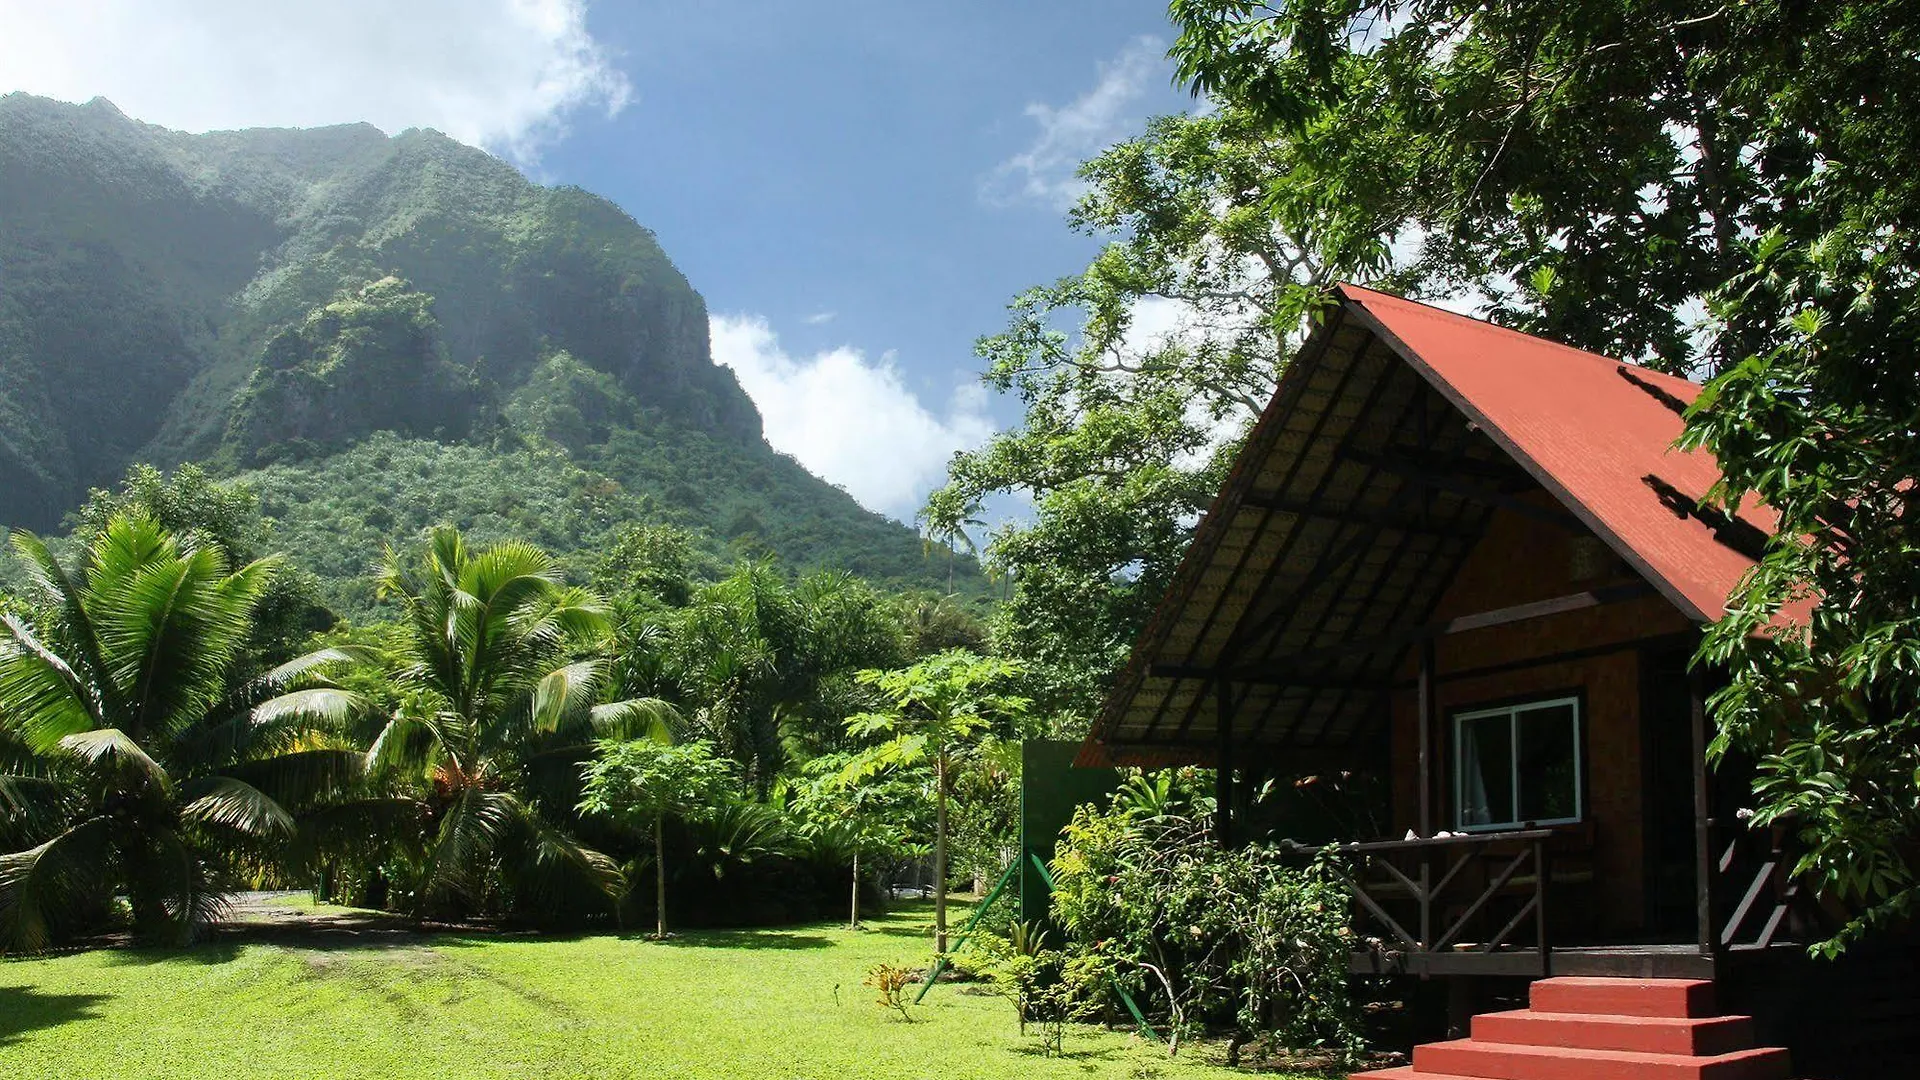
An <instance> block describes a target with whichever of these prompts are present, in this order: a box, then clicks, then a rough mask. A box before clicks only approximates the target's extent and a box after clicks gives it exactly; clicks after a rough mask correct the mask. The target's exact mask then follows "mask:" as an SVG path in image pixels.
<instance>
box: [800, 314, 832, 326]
mask: <svg viewBox="0 0 1920 1080" xmlns="http://www.w3.org/2000/svg"><path fill="white" fill-rule="evenodd" d="M838 314H839V312H837V311H816V312H814V313H813V314H811V315H809V316H807V317H806V318H804V319H802V320H800V321H801V322H803V323H806V324H807V325H808V326H825V325H826V324H827V323H830V322H832V321H833V317H834V316H835V315H838Z"/></svg>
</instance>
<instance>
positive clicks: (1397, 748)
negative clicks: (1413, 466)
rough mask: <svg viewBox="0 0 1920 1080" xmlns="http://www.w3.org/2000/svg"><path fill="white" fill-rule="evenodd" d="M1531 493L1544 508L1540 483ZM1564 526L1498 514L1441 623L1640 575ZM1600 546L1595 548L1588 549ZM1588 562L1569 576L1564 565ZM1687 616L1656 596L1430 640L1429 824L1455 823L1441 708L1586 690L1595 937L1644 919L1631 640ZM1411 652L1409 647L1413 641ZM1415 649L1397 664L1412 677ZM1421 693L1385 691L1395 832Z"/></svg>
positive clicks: (1636, 682)
mask: <svg viewBox="0 0 1920 1080" xmlns="http://www.w3.org/2000/svg"><path fill="white" fill-rule="evenodd" d="M1531 501H1535V502H1536V503H1537V504H1538V505H1541V506H1543V507H1551V506H1554V505H1555V504H1554V503H1553V502H1552V500H1551V498H1550V497H1549V496H1547V494H1546V493H1545V492H1544V491H1541V492H1537V493H1536V494H1535V496H1534V497H1533V499H1532V500H1531ZM1577 543H1578V541H1577V540H1576V536H1575V534H1574V533H1572V532H1569V531H1568V530H1566V529H1564V528H1562V527H1561V526H1558V525H1555V524H1553V523H1550V522H1545V521H1541V520H1538V519H1536V518H1530V517H1525V516H1522V515H1520V514H1517V513H1514V512H1512V511H1508V510H1501V511H1499V512H1498V513H1496V514H1495V515H1494V518H1493V520H1492V522H1491V523H1490V524H1489V526H1488V529H1487V533H1486V535H1485V537H1484V538H1483V539H1482V540H1481V542H1480V543H1479V545H1478V546H1477V547H1476V548H1475V549H1474V551H1473V553H1472V554H1471V555H1470V556H1469V557H1468V559H1467V562H1466V564H1465V565H1464V566H1463V567H1462V568H1461V570H1460V573H1459V574H1458V575H1457V576H1456V577H1455V579H1454V582H1453V584H1452V586H1451V587H1450V588H1449V590H1448V591H1447V593H1446V594H1445V596H1444V597H1443V599H1442V600H1441V602H1440V605H1439V607H1438V609H1437V610H1436V611H1435V612H1434V618H1435V619H1436V620H1438V619H1447V618H1453V617H1456V616H1460V615H1470V614H1474V613H1476V612H1482V611H1490V610H1494V609H1497V608H1505V607H1511V606H1513V605H1516V604H1524V603H1527V602H1530V601H1535V600H1546V599H1551V598H1553V597H1558V596H1565V595H1568V594H1571V593H1578V592H1581V591H1584V590H1588V589H1594V588H1598V587H1602V586H1607V585H1619V584H1627V583H1632V582H1634V581H1637V580H1638V578H1637V576H1636V575H1635V574H1634V573H1633V571H1632V570H1631V569H1630V568H1628V567H1627V566H1626V565H1625V564H1624V563H1623V562H1620V561H1619V560H1618V559H1616V558H1613V557H1612V555H1611V553H1610V552H1607V551H1605V550H1604V549H1603V548H1598V547H1596V546H1595V545H1597V544H1598V543H1599V542H1598V541H1597V540H1594V539H1592V538H1588V540H1587V544H1588V547H1587V549H1586V551H1585V552H1584V555H1585V556H1587V557H1585V558H1581V557H1579V555H1578V554H1577V553H1576V545H1577ZM1596 554H1597V555H1599V556H1600V557H1599V558H1597V559H1596V558H1593V557H1591V556H1594V555H1596ZM1576 566H1581V567H1583V568H1585V569H1589V570H1591V569H1598V571H1599V572H1598V573H1597V574H1592V575H1590V576H1586V577H1576V575H1575V568H1576ZM1692 629H1693V624H1692V622H1691V621H1690V620H1688V619H1687V618H1686V617H1685V616H1684V615H1682V614H1681V613H1680V612H1679V611H1678V610H1677V609H1676V608H1674V607H1673V606H1672V605H1671V604H1669V603H1668V602H1667V601H1666V600H1664V599H1663V598H1661V597H1659V596H1657V595H1649V596H1646V597H1643V598H1640V599H1635V600H1628V601H1624V602H1620V603H1615V604H1610V605H1606V606H1601V607H1594V608H1586V609H1582V610H1579V611H1572V612H1566V613H1563V614H1559V615H1553V616H1548V617H1545V618H1540V619H1534V620H1530V621H1527V622H1522V623H1513V624H1509V625H1506V626H1500V627H1491V628H1487V629H1482V630H1472V631H1466V632H1463V633H1459V634H1453V635H1449V636H1447V637H1443V638H1441V639H1439V640H1438V641H1437V642H1436V643H1435V647H1434V661H1435V662H1434V668H1435V674H1436V681H1435V716H1436V730H1435V731H1434V732H1433V733H1432V750H1433V766H1434V775H1433V778H1432V791H1433V800H1434V807H1433V821H1434V826H1435V828H1437V829H1452V828H1454V827H1455V825H1456V823H1455V822H1454V821H1453V820H1452V813H1453V798H1452V791H1453V788H1452V776H1453V773H1452V762H1451V760H1450V757H1451V754H1452V742H1453V740H1452V724H1451V722H1450V720H1449V719H1448V714H1449V713H1450V712H1453V711H1457V710H1461V709H1466V708H1471V707H1473V706H1476V705H1481V704H1486V703H1491V702H1501V701H1509V700H1512V699H1515V698H1526V697H1548V696H1553V695H1555V694H1559V693H1563V692H1569V693H1577V694H1580V695H1582V696H1584V698H1585V711H1584V714H1583V724H1582V729H1583V731H1584V734H1585V745H1584V747H1583V749H1582V755H1583V758H1584V761H1585V764H1586V789H1585V807H1586V815H1587V818H1588V820H1589V821H1590V822H1591V823H1592V837H1593V855H1592V862H1593V871H1594V876H1595V888H1596V889H1597V900H1598V903H1597V904H1596V905H1595V914H1596V917H1597V919H1598V923H1599V924H1598V927H1597V928H1598V930H1599V931H1600V932H1601V933H1602V934H1617V933H1621V932H1630V931H1632V930H1635V929H1638V928H1639V927H1640V926H1641V925H1643V924H1644V920H1645V914H1644V909H1645V906H1646V894H1645V882H1644V878H1643V875H1642V873H1641V867H1642V864H1643V862H1644V859H1645V850H1646V848H1645V838H1644V837H1643V835H1642V832H1641V818H1642V788H1643V785H1642V769H1643V763H1642V761H1641V732H1640V712H1641V708H1640V672H1639V652H1638V648H1639V644H1640V643H1643V642H1646V641H1648V640H1649V639H1660V638H1670V637H1674V636H1676V635H1684V634H1687V633H1689V632H1690V631H1691V630H1692ZM1616 644H1617V645H1619V646H1620V648H1618V649H1617V650H1612V651H1605V652H1602V653H1601V654H1600V655H1589V656H1586V657H1583V658H1574V659H1567V660H1560V661H1554V662H1548V663H1543V664H1539V665H1535V666H1528V667H1524V668H1521V669H1518V670H1510V671H1505V672H1501V673H1497V674H1487V675H1479V676H1471V677H1462V676H1461V675H1460V673H1462V672H1466V671H1470V670H1472V669H1478V668H1483V667H1488V666H1492V665H1498V664H1508V663H1513V662H1515V661H1522V660H1527V659H1531V658H1537V657H1550V656H1553V655H1555V654H1562V653H1567V652H1571V651H1574V650H1597V649H1602V648H1604V647H1606V646H1610V645H1616ZM1416 652H1417V651H1416ZM1417 664H1418V657H1417V655H1415V656H1411V657H1409V659H1408V661H1407V664H1406V666H1405V667H1404V669H1403V670H1402V672H1401V676H1402V680H1401V681H1402V682H1403V684H1404V683H1410V682H1411V681H1412V680H1413V679H1414V677H1415V675H1416V672H1417ZM1417 718H1418V699H1417V697H1416V696H1415V692H1414V691H1413V690H1411V689H1402V690H1399V691H1396V693H1395V694H1394V699H1393V725H1392V732H1393V734H1392V741H1391V753H1392V773H1393V777H1394V788H1393V797H1394V813H1393V820H1394V835H1395V836H1399V835H1401V834H1402V833H1403V832H1404V830H1406V829H1409V828H1414V827H1415V826H1416V823H1417V822H1418V820H1419V807H1418V802H1419V783H1420V780H1419V769H1418V765H1417V762H1418V761H1419V726H1418V719H1417Z"/></svg>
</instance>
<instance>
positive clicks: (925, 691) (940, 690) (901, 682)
mask: <svg viewBox="0 0 1920 1080" xmlns="http://www.w3.org/2000/svg"><path fill="white" fill-rule="evenodd" d="M1019 672H1020V666H1019V665H1018V664H1015V663H1013V662H1011V661H1008V660H1002V659H999V658H996V657H980V656H976V655H974V654H973V653H970V652H966V651H965V650H961V649H955V650H951V651H949V652H943V653H939V654H936V655H934V656H931V657H928V658H927V659H925V660H922V661H920V662H919V663H917V664H914V665H913V666H911V667H906V668H901V669H898V670H894V671H881V670H868V671H863V672H861V673H860V681H861V682H862V683H865V684H867V685H869V686H872V687H874V688H875V689H877V690H879V691H880V693H881V695H882V696H883V697H884V699H885V701H886V705H885V707H884V708H883V709H882V710H880V711H876V712H870V713H862V714H859V715H857V716H850V717H848V718H847V731H848V733H849V734H852V735H855V736H858V737H861V738H880V739H883V740H884V741H882V742H879V743H877V744H875V745H872V746H869V747H868V748H866V749H865V750H863V751H862V752H861V753H860V754H859V755H858V756H857V757H855V758H854V759H853V760H852V761H851V762H849V763H848V765H847V766H846V768H845V769H844V770H843V773H842V775H843V776H844V777H845V779H846V782H848V783H856V782H859V781H861V780H863V779H865V778H867V777H872V776H877V775H880V774H881V773H884V772H886V771H888V770H894V769H912V768H919V767H922V766H931V767H932V771H933V802H934V819H933V880H934V908H933V926H934V930H933V937H934V951H935V952H940V953H944V952H946V951H947V866H948V863H947V854H948V852H947V841H948V804H949V800H950V799H951V798H952V795H953V785H954V781H955V779H956V777H957V776H958V775H959V772H960V769H959V768H958V766H960V765H962V764H963V763H965V762H967V761H968V760H970V759H973V758H974V757H976V756H977V755H978V754H979V753H980V752H981V751H982V749H983V747H985V746H986V745H988V743H989V739H990V737H991V736H992V735H994V734H996V730H997V732H998V733H1001V734H1014V733H1017V732H1018V731H1019V726H1020V724H1021V723H1022V722H1023V721H1024V720H1025V718H1026V715H1027V709H1028V707H1029V706H1030V705H1031V704H1032V703H1031V702H1030V701H1029V700H1028V699H1026V698H1024V697H1020V696H1018V695H1014V694H1008V693H1005V692H1004V691H1003V689H1002V687H1004V686H1005V684H1006V683H1007V681H1008V680H1009V679H1010V678H1011V677H1013V676H1016V675H1018V674H1019Z"/></svg>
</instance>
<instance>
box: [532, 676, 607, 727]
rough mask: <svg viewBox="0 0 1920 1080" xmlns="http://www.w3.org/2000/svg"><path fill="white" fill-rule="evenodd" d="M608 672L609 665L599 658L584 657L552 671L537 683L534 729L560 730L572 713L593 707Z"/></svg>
mask: <svg viewBox="0 0 1920 1080" xmlns="http://www.w3.org/2000/svg"><path fill="white" fill-rule="evenodd" d="M605 672H606V665H605V664H603V663H601V662H600V661H598V660H581V661H578V662H576V663H572V664H568V665H566V666H565V667H561V668H555V669H554V670H553V671H551V672H549V673H548V674H547V675H546V677H545V678H543V679H541V680H540V682H539V683H538V684H537V685H536V686H535V687H534V691H533V701H532V703H531V706H530V709H531V712H532V714H533V729H534V730H535V731H540V732H554V731H558V730H560V726H561V724H562V723H563V722H564V721H565V720H566V719H567V718H568V717H570V716H576V715H581V714H585V713H587V712H588V711H589V710H591V709H592V707H593V699H594V696H595V695H596V694H598V693H599V690H600V681H601V677H602V676H603V675H604V674H605Z"/></svg>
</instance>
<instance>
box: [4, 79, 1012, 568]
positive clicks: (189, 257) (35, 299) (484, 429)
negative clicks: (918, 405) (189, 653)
mask: <svg viewBox="0 0 1920 1080" xmlns="http://www.w3.org/2000/svg"><path fill="white" fill-rule="evenodd" d="M188 460H198V461H203V462H207V463H209V464H210V466H211V467H213V468H215V469H216V470H218V471H222V472H225V473H229V474H245V475H246V476H247V477H248V478H249V480H250V481H251V482H253V483H255V484H256V485H257V486H258V487H259V488H260V489H261V493H262V496H263V499H264V501H265V504H266V506H267V509H268V512H269V513H272V514H275V515H276V516H278V517H280V518H282V519H283V525H282V528H281V531H280V534H279V535H280V537H281V540H282V542H283V543H284V544H285V546H287V547H288V548H289V550H291V551H292V552H293V553H294V555H295V556H296V557H297V558H298V559H300V560H301V561H303V562H306V563H309V564H310V565H313V566H314V568H315V569H316V570H317V571H319V572H321V573H322V574H323V576H324V577H326V578H327V579H329V580H331V581H335V582H337V583H339V585H340V587H341V588H342V589H343V590H345V593H343V597H344V595H345V594H346V593H352V592H354V587H353V586H351V585H350V582H351V580H352V579H353V578H356V577H358V576H359V575H360V574H361V573H363V571H364V566H365V563H366V561H367V560H369V559H371V558H372V557H373V555H374V554H376V553H377V551H378V545H379V543H380V542H381V541H387V540H394V539H399V538H403V537H404V536H405V535H406V534H407V533H408V532H409V531H411V530H412V529H415V528H417V527H419V526H420V525H423V524H426V523H429V522H432V521H455V522H458V523H461V524H463V525H481V526H482V527H483V528H484V527H487V523H492V524H493V525H495V526H498V527H500V528H502V529H505V528H507V527H508V526H509V525H511V527H512V529H513V530H515V531H518V532H520V533H521V534H523V535H529V536H532V537H534V538H537V539H540V540H541V542H543V543H545V544H547V545H548V546H550V547H553V548H555V549H556V550H559V551H561V552H585V551H589V550H590V549H591V548H592V547H593V546H594V545H595V543H596V542H597V540H598V539H599V538H600V536H601V535H602V534H603V533H604V531H605V529H606V528H608V527H610V526H611V525H612V524H616V523H618V522H619V521H621V520H629V519H635V518H639V519H648V520H672V521H677V522H679V523H681V524H685V525H690V526H692V527H695V528H698V529H702V530H704V531H705V532H707V533H708V534H709V535H710V536H711V538H712V543H713V544H714V545H715V546H716V548H723V547H726V546H729V545H731V546H732V547H734V548H736V549H746V550H754V551H771V552H773V553H776V554H778V555H780V556H781V557H782V558H783V559H785V560H787V561H788V562H790V563H793V564H795V565H799V566H814V565H832V566H839V567H844V568H846V569H850V570H853V571H854V572H856V573H861V574H863V575H866V576H868V577H872V578H874V579H876V580H881V581H893V582H899V583H905V582H909V581H919V582H925V583H932V582H935V581H939V582H944V581H945V579H946V567H945V565H944V562H929V561H928V560H927V559H925V558H924V556H923V554H922V550H921V545H920V542H919V540H918V539H917V538H916V537H915V536H914V535H913V534H912V532H911V530H909V529H908V528H906V527H905V526H902V525H900V524H899V523H897V522H893V521H890V520H888V519H887V518H885V517H882V516H880V515H877V514H872V513H869V512H867V511H865V510H863V509H861V508H860V507H859V506H858V505H857V504H856V503H854V502H853V500H852V499H851V498H850V497H849V496H847V495H846V493H845V492H843V491H841V490H839V489H838V488H835V487H833V486H832V485H830V484H827V483H825V482H824V481H822V480H820V479H819V478H817V477H814V476H812V475H810V474H808V473H807V472H806V471H805V470H804V469H802V468H801V467H800V466H799V465H798V464H796V463H795V462H794V461H792V459H790V458H787V457H784V456H783V455H780V454H777V453H775V452H774V451H773V450H772V449H771V448H769V447H768V446H767V445H766V443H765V441H764V440H763V438H762V437H761V426H760V416H759V413H758V411H757V410H756V409H755V408H754V406H753V403H752V401H751V400H750V399H749V398H748V397H747V395H746V394H745V392H744V391H742V390H741V388H740V385H739V383H738V382H737V380H736V379H735V378H734V376H733V373H732V372H731V371H730V370H728V369H726V368H723V367H719V366H717V365H715V364H714V363H713V360H712V357H711V355H710V353H709V349H708V340H707V314H706V307H705V304H704V303H703V302H702V300H701V298H700V296H699V294H698V293H696V292H695V291H694V290H693V288H692V287H691V285H689V284H688V282H687V281H686V279H685V278H684V277H683V276H682V275H681V274H680V272H679V271H678V270H677V269H676V268H675V267H674V265H673V263H672V261H671V260H670V259H669V258H668V257H667V255H666V253H665V252H663V251H662V250H661V249H660V246H659V245H658V243H656V242H655V239H654V237H653V234H652V233H650V232H649V231H647V230H646V229H645V228H643V227H641V226H640V225H639V224H638V223H636V222H635V221H634V220H633V219H632V218H630V217H628V216H627V215H626V214H625V213H624V212H623V211H621V210H620V209H619V208H618V207H616V206H614V205H613V204H612V203H609V202H607V201H606V200H604V199H601V198H599V197H597V196H594V195H592V194H589V193H587V192H584V191H580V190H578V189H572V188H547V187H542V186H539V185H536V184H533V183H531V182H529V181H527V180H526V179H525V178H524V177H523V176H521V175H520V173H519V172H517V171H516V170H515V169H513V168H512V167H511V166H509V165H507V164H505V163H504V162H501V161H500V160H498V159H496V158H493V157H491V156H489V155H487V154H485V153H483V152H481V151H479V150H475V149H473V148H471V147H466V146H462V145H461V144H459V143H456V142H454V141H453V140H451V139H448V138H446V137H444V136H442V135H439V134H436V133H434V132H428V131H407V132H403V133H402V134H400V135H397V136H393V137H388V136H386V135H384V134H382V133H381V132H380V131H378V130H377V129H375V128H372V127H370V126H367V125H350V126H343V127H333V128H320V129H312V130H253V131H240V132H216V133H212V134H206V135H187V134H183V133H180V132H173V131H167V130H165V129H162V128H157V127H153V126H150V125H146V124H141V123H138V122H135V121H133V120H130V119H128V118H127V117H126V116H124V115H122V114H121V113H120V112H119V111H118V110H117V109H115V108H114V107H113V106H112V105H111V104H109V103H108V102H106V101H104V100H100V99H96V100H95V101H93V102H90V103H88V104H86V105H69V104H64V103H60V102H55V101H50V100H47V99H44V98H35V97H31V96H28V95H24V94H13V95H8V96H6V97H0V523H5V524H11V525H25V526H29V527H33V528H37V529H42V530H46V529H51V528H53V527H55V526H56V525H57V523H58V522H59V521H60V519H61V517H62V515H63V514H65V513H66V512H68V511H69V510H71V509H72V508H73V507H74V506H75V505H76V504H78V503H79V502H80V501H81V500H82V499H83V498H84V497H85V494H86V492H87V490H88V489H89V488H90V487H95V486H104V485H107V484H110V483H111V482H112V481H114V480H115V479H117V478H118V477H119V476H120V475H121V474H122V473H123V472H124V471H125V469H126V467H127V465H128V464H130V463H132V462H135V461H153V462H156V463H158V464H161V465H163V466H164V465H172V464H176V463H179V462H182V461H188ZM378 462H384V464H379V463H378ZM582 500H584V501H582ZM963 577H964V578H965V579H966V580H967V581H968V582H969V584H973V583H977V581H978V574H977V570H975V568H973V567H972V566H971V565H968V566H967V567H966V568H965V572H964V573H963ZM349 606H353V605H351V604H349Z"/></svg>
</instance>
